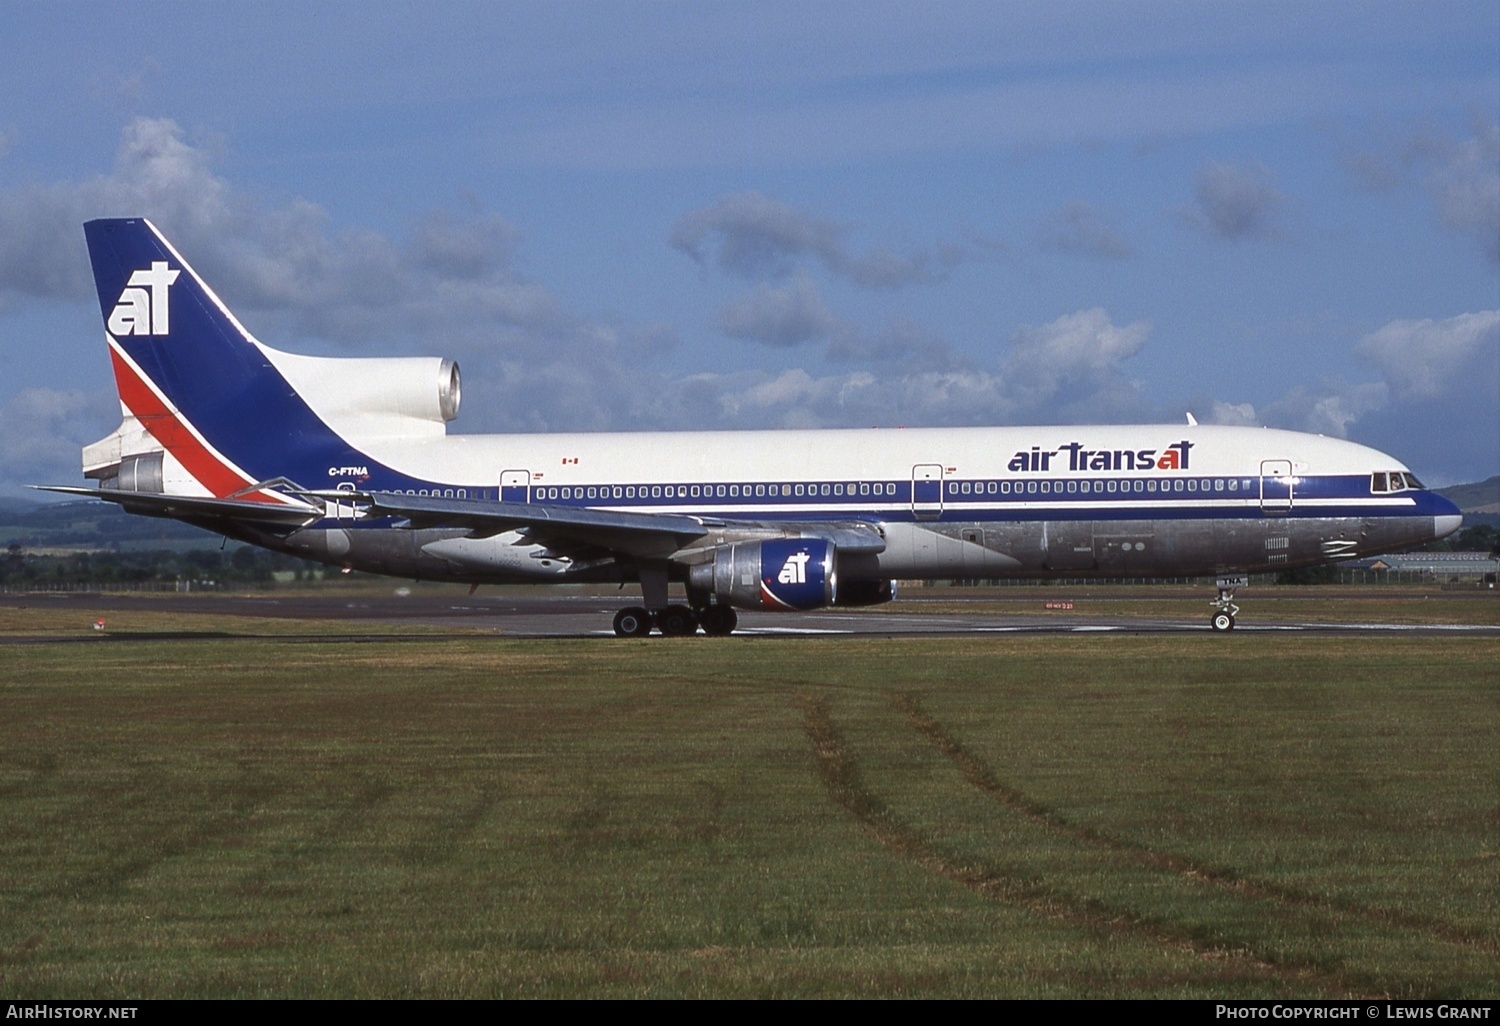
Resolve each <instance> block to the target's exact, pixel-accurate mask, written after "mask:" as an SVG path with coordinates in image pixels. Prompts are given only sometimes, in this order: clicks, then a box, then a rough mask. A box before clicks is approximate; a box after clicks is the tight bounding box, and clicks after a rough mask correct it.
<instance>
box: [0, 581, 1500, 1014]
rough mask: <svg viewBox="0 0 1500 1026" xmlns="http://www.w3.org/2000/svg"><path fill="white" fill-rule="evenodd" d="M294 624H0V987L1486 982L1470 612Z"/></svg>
mask: <svg viewBox="0 0 1500 1026" xmlns="http://www.w3.org/2000/svg"><path fill="white" fill-rule="evenodd" d="M1484 608H1485V609H1488V608H1489V605H1486V606H1485V607H1484ZM23 614H24V615H23ZM41 615H42V614H34V613H29V612H28V611H12V612H9V613H7V616H8V617H9V618H8V619H6V620H4V621H3V622H0V634H3V633H5V632H7V631H8V632H10V633H17V632H22V633H26V634H28V635H40V634H45V633H46V631H45V630H43V629H42V628H43V627H44V624H42V623H41V621H40V620H38V619H37V617H38V616H41ZM111 615H112V619H111V623H112V625H114V624H116V623H119V622H120V615H121V614H118V613H115V614H111ZM137 615H138V616H140V617H141V620H140V621H139V626H140V629H148V628H150V627H152V626H156V627H157V628H158V629H162V630H177V629H188V628H183V627H182V625H181V624H180V623H179V622H178V621H175V620H172V619H171V618H172V616H173V614H172V613H171V611H170V606H169V605H164V606H163V607H162V608H161V609H159V610H158V609H155V608H151V609H147V610H145V611H143V612H141V613H139V614H134V613H133V614H131V616H137ZM27 617H30V618H29V619H28V618H27ZM131 623H132V624H134V623H135V622H134V621H132V622H131ZM164 624H165V625H168V626H163V625H164ZM75 626H76V625H75ZM234 626H235V625H233V624H228V625H226V624H225V623H223V622H219V621H215V629H216V630H220V631H225V632H228V633H233V631H234ZM346 628H347V625H326V629H327V631H329V632H340V633H342V632H343V631H344V630H345V629H346ZM319 630H320V626H319V625H318V624H316V623H307V622H302V623H292V624H287V625H286V626H284V627H283V628H279V629H278V631H280V632H284V633H285V636H284V637H280V638H275V637H267V638H258V639H253V640H246V639H239V638H234V637H227V638H208V637H204V638H193V637H184V638H180V639H177V640H168V641H160V642H141V643H134V644H98V645H95V644H61V643H57V644H54V643H47V642H45V641H44V642H41V643H35V644H27V645H16V646H6V647H4V648H0V730H3V737H4V743H3V746H0V994H3V995H4V996H8V997H17V996H20V997H28V998H33V997H51V996H59V997H63V996H65V997H90V996H97V997H105V996H113V997H137V996H139V997H173V996H211V997H233V996H257V995H264V996H398V997H399V996H443V997H446V996H508V997H509V996H576V995H598V996H634V995H641V996H679V995H680V996H809V997H811V996H844V995H891V996H1024V997H1035V996H1043V997H1045V996H1197V997H1205V996H1224V997H1247V996H1284V997H1292V996H1335V995H1361V996H1372V997H1373V996H1419V995H1427V996H1446V997H1491V998H1493V997H1496V996H1500V771H1497V767H1500V761H1497V759H1496V756H1495V752H1496V750H1497V748H1500V670H1497V667H1500V640H1497V639H1496V638H1494V637H1493V636H1490V637H1460V636H1453V637H1429V636H1414V635H1400V636H1368V635H1351V636H1320V635H1305V636H1304V635H1286V636H1264V635H1262V636H1254V635H1243V634H1242V635H1231V636H1228V637H1219V636H1209V635H1207V634H1181V635H1177V634H1167V635H1148V636H1128V635H1118V636H1116V635H1108V636H1105V635H1088V636H1076V635H1074V636H1069V635H1041V636H1024V635H1017V636H1004V637H985V638H975V639H967V638H965V639H954V638H947V639H921V638H907V639H883V638H864V639H830V638H818V639H809V638H744V639H741V638H730V639H714V640H710V639H699V640H698V641H696V642H683V643H676V644H674V643H671V642H664V641H661V640H649V641H622V640H616V639H601V640H597V641H595V640H561V641H510V640H503V639H496V638H488V637H473V638H458V639H453V638H451V637H450V638H449V639H445V640H436V639H431V638H428V639H424V638H423V637H422V636H421V635H411V636H405V637H403V636H401V635H399V634H397V633H393V634H392V636H391V637H389V639H386V640H381V639H376V640H371V641H369V642H366V643H361V644H333V643H329V642H326V641H321V640H319V638H318V633H319Z"/></svg>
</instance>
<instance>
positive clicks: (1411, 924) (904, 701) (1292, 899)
mask: <svg viewBox="0 0 1500 1026" xmlns="http://www.w3.org/2000/svg"><path fill="white" fill-rule="evenodd" d="M892 701H893V702H894V703H895V704H896V707H897V708H898V709H900V710H901V712H902V713H903V714H904V715H905V716H906V718H907V720H908V721H910V722H911V724H912V726H914V727H916V729H917V732H918V733H920V734H921V735H922V736H923V737H925V738H927V740H928V741H930V742H932V744H933V746H934V747H936V748H937V750H938V751H939V752H941V753H942V754H943V755H944V756H945V757H947V759H948V760H949V761H950V762H952V763H953V764H954V766H956V767H957V768H958V771H959V772H960V773H961V774H962V775H963V777H964V779H965V780H967V781H968V782H969V784H970V785H971V786H973V787H974V788H975V789H976V790H979V791H981V792H983V793H984V794H985V795H987V796H988V797H990V798H992V799H994V800H995V801H996V802H999V803H1000V804H1001V805H1003V806H1005V807H1006V808H1007V809H1009V810H1011V811H1012V812H1014V813H1016V814H1017V815H1020V816H1024V817H1025V818H1026V819H1029V820H1030V821H1032V822H1033V823H1036V824H1039V825H1041V826H1044V827H1046V828H1048V829H1050V830H1052V831H1054V832H1056V833H1059V834H1061V835H1063V836H1065V837H1068V838H1070V839H1072V840H1075V841H1080V842H1083V843H1085V844H1090V845H1094V846H1096V847H1099V848H1103V849H1106V850H1108V851H1111V852H1115V853H1118V854H1121V855H1125V856H1127V857H1129V858H1132V859H1134V860H1135V862H1136V863H1137V864H1138V865H1141V866H1144V867H1146V868H1148V869H1156V870H1160V871H1162V872H1164V873H1171V874H1174V875H1176V876H1179V877H1181V878H1183V879H1185V880H1188V881H1191V882H1193V883H1205V884H1210V885H1213V886H1216V887H1220V888H1223V889H1225V890H1228V891H1232V892H1234V893H1235V894H1239V895H1241V896H1243V897H1246V898H1251V899H1256V900H1260V901H1267V902H1272V903H1276V904H1282V905H1288V906H1292V907H1295V908H1298V909H1311V910H1314V911H1320V912H1325V913H1330V914H1334V915H1347V916H1355V917H1358V918H1360V919H1363V920H1365V921H1366V922H1369V923H1373V924H1375V925H1377V926H1386V927H1395V928H1398V929H1404V930H1419V931H1422V932H1425V933H1427V934H1428V935H1430V936H1431V937H1433V938H1434V939H1437V940H1442V941H1446V942H1448V943H1450V944H1459V945H1463V946H1466V947H1471V948H1475V949H1477V950H1479V951H1483V952H1486V953H1489V954H1500V943H1497V942H1496V941H1495V940H1493V939H1491V938H1489V937H1486V936H1484V935H1483V934H1478V933H1474V932H1473V931H1470V930H1465V929H1463V928H1462V927H1459V926H1455V925H1454V924H1452V923H1447V922H1443V921H1442V920H1437V919H1431V918H1429V917H1426V916H1420V915H1415V914H1413V913H1410V912H1402V911H1399V910H1397V909H1388V908H1377V907H1371V906H1369V905H1362V904H1359V903H1357V902H1349V901H1336V900H1334V899H1331V898H1327V897H1323V896H1321V895H1317V894H1311V893H1309V892H1307V891H1303V890H1299V889H1297V888H1295V887H1286V886H1281V885H1277V884H1271V883H1266V882H1264V881H1258V880H1252V879H1247V878H1246V877H1243V876H1241V875H1240V874H1239V873H1236V872H1235V871H1234V870H1232V869H1228V868H1225V867H1223V866H1215V865H1212V864H1210V863H1207V862H1200V861H1198V860H1197V859H1193V858H1189V857H1188V856H1185V855H1179V854H1174V853H1172V852H1165V851H1159V850H1157V849H1155V848H1149V847H1146V846H1145V845H1140V844H1136V843H1133V842H1131V841H1127V840H1125V839H1124V838H1122V837H1116V836H1115V835H1113V834H1109V833H1106V832H1104V831H1102V830H1097V829H1095V828H1094V827H1090V826H1084V825H1082V824H1079V823H1074V822H1073V821H1071V820H1069V819H1067V818H1066V817H1064V816H1062V815H1060V814H1058V813H1057V812H1056V811H1055V810H1053V809H1051V808H1048V807H1047V806H1046V805H1044V804H1042V803H1041V802H1039V801H1037V800H1036V799H1034V798H1031V797H1030V796H1028V795H1027V794H1026V793H1025V792H1023V791H1020V790H1018V789H1016V788H1014V787H1011V786H1009V785H1008V784H1006V783H1004V782H1003V781H1001V780H1000V779H999V778H998V777H997V776H996V775H995V772H994V771H993V770H992V769H991V768H990V767H989V765H988V764H987V763H985V762H984V760H982V759H980V758H979V757H978V756H977V755H975V754H974V753H973V752H971V751H969V750H968V749H967V748H965V747H964V746H963V745H962V744H961V743H960V742H959V741H958V739H957V738H955V737H954V736H953V735H952V734H950V733H948V732H947V731H946V730H945V729H943V726H942V724H940V723H938V722H937V721H936V720H934V719H933V718H932V717H931V716H929V715H928V714H927V713H926V711H925V710H923V709H922V706H921V704H920V703H919V702H918V701H917V700H916V698H914V697H913V696H912V695H909V694H896V695H893V696H892Z"/></svg>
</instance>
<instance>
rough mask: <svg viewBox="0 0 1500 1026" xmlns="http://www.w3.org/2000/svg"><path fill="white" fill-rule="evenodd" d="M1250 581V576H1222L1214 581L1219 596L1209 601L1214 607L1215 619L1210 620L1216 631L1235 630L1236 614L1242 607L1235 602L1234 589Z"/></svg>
mask: <svg viewBox="0 0 1500 1026" xmlns="http://www.w3.org/2000/svg"><path fill="white" fill-rule="evenodd" d="M1249 583H1250V578H1248V577H1220V578H1219V579H1218V580H1216V581H1215V582H1214V585H1215V586H1216V587H1217V588H1218V589H1219V597H1218V598H1216V599H1214V600H1213V601H1212V602H1210V603H1209V605H1211V606H1213V607H1214V615H1213V619H1212V620H1210V621H1209V625H1210V626H1211V627H1213V629H1214V630H1215V631H1216V632H1220V633H1222V632H1224V631H1232V630H1234V616H1235V614H1236V613H1238V612H1239V611H1240V607H1239V606H1237V605H1235V604H1234V590H1235V589H1236V588H1243V587H1245V586H1246V585H1248V584H1249Z"/></svg>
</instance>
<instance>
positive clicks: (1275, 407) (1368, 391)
mask: <svg viewBox="0 0 1500 1026" xmlns="http://www.w3.org/2000/svg"><path fill="white" fill-rule="evenodd" d="M1389 395H1390V391H1389V389H1388V388H1387V387H1386V384H1385V382H1383V381H1371V382H1365V383H1362V384H1356V385H1351V384H1346V383H1344V382H1335V383H1332V384H1326V385H1322V386H1320V387H1317V388H1308V387H1305V386H1298V387H1297V388H1294V389H1292V391H1290V392H1288V393H1287V394H1286V395H1284V396H1282V397H1281V398H1280V399H1278V400H1276V401H1275V402H1273V403H1270V404H1269V405H1267V406H1266V408H1265V422H1266V423H1267V424H1269V425H1271V426H1272V427H1283V428H1290V429H1292V430H1294V431H1310V432H1312V433H1313V434H1319V435H1331V436H1333V437H1335V438H1348V437H1349V428H1350V426H1351V425H1353V424H1354V423H1355V422H1356V421H1358V420H1359V419H1360V418H1361V417H1364V416H1365V415H1367V414H1369V413H1372V412H1374V411H1376V410H1380V409H1383V408H1384V407H1385V405H1386V403H1387V401H1388V399H1389Z"/></svg>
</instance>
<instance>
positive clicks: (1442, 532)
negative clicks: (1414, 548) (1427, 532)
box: [1431, 492, 1464, 540]
mask: <svg viewBox="0 0 1500 1026" xmlns="http://www.w3.org/2000/svg"><path fill="white" fill-rule="evenodd" d="M1431 499H1432V537H1433V539H1434V540H1436V539H1438V538H1446V537H1448V535H1450V534H1452V533H1453V532H1454V531H1457V530H1458V529H1459V528H1460V527H1462V526H1463V525H1464V515H1463V514H1462V513H1460V512H1459V511H1458V507H1457V506H1456V505H1454V504H1453V502H1452V501H1451V500H1450V499H1447V498H1445V497H1443V496H1441V495H1439V494H1437V493H1436V492H1432V493H1431Z"/></svg>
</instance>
